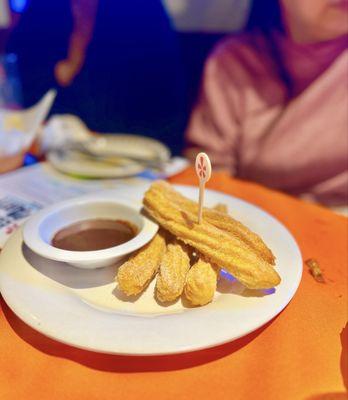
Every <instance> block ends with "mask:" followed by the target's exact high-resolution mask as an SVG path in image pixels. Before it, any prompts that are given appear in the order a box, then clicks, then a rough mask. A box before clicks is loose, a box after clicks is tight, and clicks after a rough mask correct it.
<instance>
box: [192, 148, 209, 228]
mask: <svg viewBox="0 0 348 400" xmlns="http://www.w3.org/2000/svg"><path fill="white" fill-rule="evenodd" d="M195 166H196V174H197V176H198V179H199V204H198V223H199V224H200V223H201V222H202V212H203V203H204V190H205V184H206V182H208V181H209V179H210V176H211V163H210V160H209V157H208V155H207V154H205V153H199V154H197V157H196V164H195Z"/></svg>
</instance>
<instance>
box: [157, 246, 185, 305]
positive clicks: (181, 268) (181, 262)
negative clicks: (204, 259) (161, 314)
mask: <svg viewBox="0 0 348 400" xmlns="http://www.w3.org/2000/svg"><path fill="white" fill-rule="evenodd" d="M189 269H190V257H189V252H188V248H187V246H185V245H184V244H183V243H179V242H178V241H177V240H175V241H173V242H172V243H169V244H168V245H167V251H166V252H165V254H164V256H163V258H162V261H161V263H160V268H159V272H158V275H157V282H156V297H157V299H158V300H159V301H161V302H170V301H174V300H176V299H177V298H178V297H179V296H181V293H182V291H183V289H184V285H185V282H186V275H187V272H188V270H189Z"/></svg>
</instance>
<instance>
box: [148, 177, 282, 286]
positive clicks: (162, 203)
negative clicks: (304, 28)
mask: <svg viewBox="0 0 348 400" xmlns="http://www.w3.org/2000/svg"><path fill="white" fill-rule="evenodd" d="M167 185H168V184H164V183H163V182H155V183H153V184H152V185H151V187H150V189H149V190H148V191H147V192H146V193H145V196H144V199H143V204H144V206H145V209H146V210H147V212H148V213H149V214H150V215H151V216H152V217H153V218H154V219H155V220H156V221H157V222H158V223H159V224H160V225H161V226H162V227H163V228H165V229H166V230H168V231H169V232H171V233H172V234H173V235H174V236H176V237H177V238H178V239H180V240H182V241H183V242H184V243H186V244H188V245H190V246H192V247H193V248H194V249H196V250H197V251H198V252H199V253H200V254H201V255H202V256H204V257H205V259H206V260H207V261H209V262H211V263H213V264H216V265H219V266H221V267H224V268H225V269H227V270H228V271H229V272H230V273H231V274H232V275H234V276H235V277H236V278H237V279H238V280H239V281H240V282H242V283H243V284H244V285H245V286H246V287H248V288H251V289H267V288H271V287H274V286H276V285H278V284H279V283H280V277H279V275H278V273H277V272H276V271H275V269H274V268H273V267H272V265H271V263H269V262H267V261H266V260H265V259H264V258H263V257H262V256H261V254H260V252H259V251H257V250H256V248H255V246H254V247H253V246H251V245H250V243H249V242H250V240H248V241H246V242H245V241H244V240H245V235H244V236H243V235H242V234H240V235H237V234H233V235H232V234H231V232H226V231H225V230H223V229H222V227H218V226H216V225H213V223H212V222H210V221H215V224H216V223H217V222H216V220H215V218H216V215H215V214H214V218H209V216H210V215H211V214H210V213H209V212H208V213H207V212H206V211H205V215H206V216H205V217H204V218H203V222H202V223H201V224H198V221H197V214H196V213H193V212H192V210H193V207H192V202H191V201H188V202H187V203H185V201H184V200H182V201H181V202H178V201H177V197H179V196H176V197H175V198H174V194H173V192H174V193H176V192H175V191H174V190H173V189H171V188H170V186H169V188H168V186H167ZM168 189H170V194H169V195H168V193H169V190H168ZM182 198H183V199H185V198H184V197H183V196H182ZM194 204H195V203H194ZM212 212H213V213H217V216H222V217H223V221H225V218H226V217H227V216H225V215H224V214H221V213H219V212H216V211H212ZM227 221H229V220H227ZM229 223H230V221H229ZM221 225H224V226H225V223H224V224H221ZM226 225H228V224H226ZM239 225H241V223H238V224H235V225H233V226H237V227H239ZM245 229H247V228H245ZM245 229H244V228H243V229H240V230H239V232H241V233H243V232H245ZM247 232H248V235H249V232H250V231H249V230H248V229H247ZM254 235H255V234H254ZM252 236H253V235H252ZM241 237H243V239H242V238H241ZM259 239H260V238H259ZM260 240H261V239H260Z"/></svg>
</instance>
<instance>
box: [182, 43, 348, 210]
mask: <svg viewBox="0 0 348 400" xmlns="http://www.w3.org/2000/svg"><path fill="white" fill-rule="evenodd" d="M254 40H256V43H257V47H256V46H255V41H254ZM276 41H277V45H278V48H279V49H280V51H281V54H282V56H283V58H284V63H285V65H286V67H287V70H288V71H289V74H290V76H291V79H292V82H293V88H294V92H295V95H294V97H292V98H291V100H287V96H286V86H285V84H284V83H283V82H282V81H281V80H280V79H279V78H278V76H277V74H276V73H275V72H274V67H273V64H272V61H271V58H270V56H269V51H268V48H267V44H266V41H265V40H264V39H263V37H261V36H260V37H254V38H253V39H252V36H248V35H243V36H241V37H238V38H229V39H227V40H225V41H224V42H222V44H220V45H219V46H218V47H217V48H216V50H215V51H214V53H213V54H212V55H211V56H210V58H209V59H208V61H207V64H206V68H205V73H204V77H203V84H202V91H201V95H200V98H199V101H198V103H197V105H196V107H195V109H194V111H193V114H192V117H191V121H190V124H189V127H188V130H187V140H188V144H189V146H190V147H191V148H194V149H196V148H197V150H198V149H200V150H202V149H203V150H204V151H206V152H207V153H208V154H209V155H210V157H211V159H212V161H213V163H214V164H215V165H216V166H220V167H224V168H228V169H229V170H230V171H231V173H232V174H234V175H236V176H239V177H241V178H245V179H249V180H254V181H257V182H260V183H262V184H264V185H267V186H270V187H273V188H277V189H280V190H284V191H287V192H289V193H292V194H295V195H300V196H304V197H309V198H312V199H314V200H317V201H319V202H322V203H325V204H328V205H341V204H347V203H348V49H347V39H346V38H339V39H335V40H333V41H329V42H325V43H319V44H314V45H300V44H296V43H294V42H292V41H291V40H290V39H288V38H286V37H284V36H282V35H277V36H276Z"/></svg>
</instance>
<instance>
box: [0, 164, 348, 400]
mask: <svg viewBox="0 0 348 400" xmlns="http://www.w3.org/2000/svg"><path fill="white" fill-rule="evenodd" d="M171 181H172V182H174V183H180V184H196V179H195V176H194V172H193V169H188V170H186V171H185V172H183V173H182V174H180V175H178V176H176V177H175V178H173V179H171ZM207 186H208V187H209V188H212V189H215V190H220V191H222V192H224V193H227V194H231V195H234V196H237V197H240V198H242V199H245V200H247V201H249V202H251V203H253V204H256V205H258V206H260V207H262V208H263V209H265V210H266V211H268V212H269V213H270V214H272V215H273V216H275V217H276V218H277V219H279V220H280V221H281V222H282V223H283V224H284V225H285V226H287V228H288V229H289V230H290V232H291V233H292V234H293V235H294V237H295V239H296V240H297V242H298V244H299V246H300V249H301V252H302V256H303V259H304V260H306V259H308V258H315V259H317V260H318V262H319V264H320V266H321V268H322V270H323V272H324V276H325V279H326V282H325V283H318V282H316V281H315V280H314V279H313V277H312V276H311V275H310V274H309V272H308V270H307V268H306V266H304V273H303V277H302V281H301V284H300V287H299V289H298V292H297V293H296V295H295V297H294V298H293V300H292V301H291V302H290V304H289V305H288V306H287V307H286V309H285V310H284V311H283V312H282V313H281V314H280V315H278V316H277V317H276V318H274V319H273V320H272V321H271V322H269V323H268V324H266V325H265V326H264V327H262V328H260V329H258V330H257V331H256V332H253V333H251V334H249V335H247V336H245V337H243V338H241V339H238V340H235V341H233V342H230V343H227V344H225V345H222V346H218V347H215V348H212V349H207V350H202V351H198V352H193V353H187V354H182V355H175V356H157V357H126V356H111V355H104V354H96V353H92V352H88V351H83V350H79V349H76V348H73V347H69V346H66V345H64V344H61V343H58V342H56V341H54V340H52V339H49V338H47V337H45V336H43V335H41V334H40V333H37V332H36V331H34V330H33V329H31V328H29V327H28V326H27V325H25V324H24V323H23V322H22V321H20V320H19V319H18V318H17V317H16V316H15V315H14V314H13V313H12V311H11V310H10V309H9V308H8V306H7V305H6V304H5V302H4V301H3V299H2V298H1V297H0V305H1V309H0V327H1V328H0V371H1V373H0V399H1V400H3V399H6V400H7V399H16V400H18V399H29V398H37V399H40V400H41V399H50V400H51V399H77V398H79V399H98V400H99V399H104V398H114V399H118V398H121V396H122V398H123V399H126V400H128V399H139V398H142V399H150V398H151V399H161V400H162V399H176V400H178V399H180V400H181V399H186V398H187V399H201V400H203V399H212V398H213V399H214V400H219V399H271V400H272V399H304V400H324V399H346V398H347V397H346V396H347V392H346V388H347V381H348V373H347V369H348V361H347V354H348V352H347V341H348V337H347V332H348V326H347V315H348V313H347V311H348V310H347V260H348V246H347V243H348V224H347V218H345V217H343V216H338V215H336V214H334V213H333V212H331V211H329V210H327V209H324V208H321V207H319V206H315V205H311V204H307V203H304V202H302V201H299V200H297V199H294V198H291V197H289V196H286V195H284V194H281V193H279V192H275V191H272V190H269V189H265V188H264V187H261V186H259V185H256V184H252V183H248V182H242V181H238V180H235V179H231V178H230V177H228V176H227V175H226V174H223V173H216V174H214V175H213V177H212V179H211V181H210V182H209V183H208V185H207ZM207 323H209V322H207Z"/></svg>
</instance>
